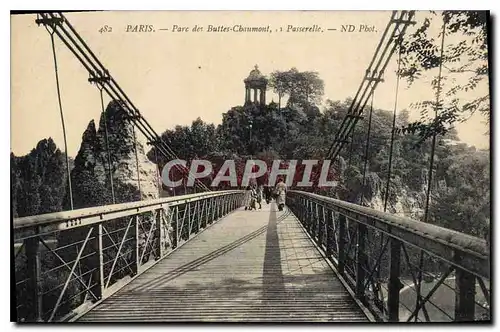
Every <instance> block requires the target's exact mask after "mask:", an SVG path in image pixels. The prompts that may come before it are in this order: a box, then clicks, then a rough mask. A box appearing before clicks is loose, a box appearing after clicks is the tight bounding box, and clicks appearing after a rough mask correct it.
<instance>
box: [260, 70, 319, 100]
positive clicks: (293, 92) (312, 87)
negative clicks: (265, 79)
mask: <svg viewBox="0 0 500 332" xmlns="http://www.w3.org/2000/svg"><path fill="white" fill-rule="evenodd" d="M269 86H270V87H271V88H272V89H273V90H274V92H276V94H278V98H279V101H278V104H279V108H281V98H282V97H283V96H288V102H287V106H300V107H307V106H309V105H312V104H317V103H319V102H320V101H321V97H322V96H323V93H324V82H323V80H322V79H321V78H320V77H319V74H318V73H317V72H312V71H305V72H299V71H298V70H297V68H295V67H294V68H292V69H290V70H288V71H275V72H273V73H271V75H270V80H269Z"/></svg>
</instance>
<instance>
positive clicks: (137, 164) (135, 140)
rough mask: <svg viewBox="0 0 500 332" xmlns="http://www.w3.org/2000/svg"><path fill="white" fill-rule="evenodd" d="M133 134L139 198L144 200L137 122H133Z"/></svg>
mask: <svg viewBox="0 0 500 332" xmlns="http://www.w3.org/2000/svg"><path fill="white" fill-rule="evenodd" d="M132 134H133V136H134V150H135V166H136V167H137V186H138V188H139V200H140V201H142V192H141V172H140V170H139V156H138V154H137V137H136V136H135V124H134V123H132Z"/></svg>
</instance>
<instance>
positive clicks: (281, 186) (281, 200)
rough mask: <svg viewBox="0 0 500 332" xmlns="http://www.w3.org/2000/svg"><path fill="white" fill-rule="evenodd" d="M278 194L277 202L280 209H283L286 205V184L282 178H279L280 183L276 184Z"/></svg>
mask: <svg viewBox="0 0 500 332" xmlns="http://www.w3.org/2000/svg"><path fill="white" fill-rule="evenodd" d="M276 194H277V197H276V204H278V210H280V211H283V208H284V207H285V198H286V184H285V183H284V182H283V179H281V178H280V179H279V180H278V184H277V185H276Z"/></svg>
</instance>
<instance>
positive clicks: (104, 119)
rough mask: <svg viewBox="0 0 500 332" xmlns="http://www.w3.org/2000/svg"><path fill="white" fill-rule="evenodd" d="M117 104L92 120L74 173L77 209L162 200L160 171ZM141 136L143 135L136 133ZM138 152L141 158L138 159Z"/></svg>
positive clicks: (76, 160)
mask: <svg viewBox="0 0 500 332" xmlns="http://www.w3.org/2000/svg"><path fill="white" fill-rule="evenodd" d="M125 116H126V114H125V113H124V112H123V111H122V110H121V108H120V106H119V104H118V103H116V102H113V101H112V102H110V103H109V105H108V107H107V109H106V112H105V113H103V114H102V115H101V118H100V121H99V127H98V128H96V125H95V123H94V121H93V120H92V121H90V123H89V125H88V126H87V129H86V130H85V132H84V133H83V135H82V144H81V146H80V150H79V152H78V155H77V156H76V158H75V167H74V169H73V170H72V172H71V176H72V180H73V183H74V187H73V197H74V202H75V208H82V207H88V206H96V205H104V204H110V203H112V201H113V199H112V190H111V180H112V182H113V191H114V196H115V203H123V202H130V201H137V200H141V199H142V200H148V199H154V198H158V196H159V194H158V186H159V183H158V179H159V178H158V171H157V167H156V165H155V164H154V163H152V162H151V161H150V160H149V159H148V158H147V156H146V153H145V151H144V146H143V145H142V144H141V143H140V142H138V141H137V140H136V139H134V128H133V125H132V124H131V123H130V122H129V121H128V120H127V119H126V118H125ZM135 134H136V135H138V134H139V133H135ZM136 149H137V156H136Z"/></svg>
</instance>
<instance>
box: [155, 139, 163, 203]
mask: <svg viewBox="0 0 500 332" xmlns="http://www.w3.org/2000/svg"><path fill="white" fill-rule="evenodd" d="M153 150H154V152H155V164H156V181H157V182H158V198H160V196H161V187H162V186H161V181H160V177H161V174H160V165H159V164H158V153H157V151H156V147H153Z"/></svg>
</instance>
